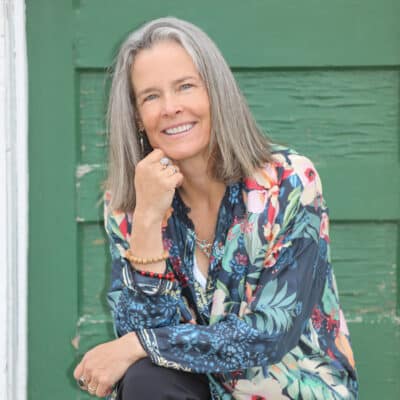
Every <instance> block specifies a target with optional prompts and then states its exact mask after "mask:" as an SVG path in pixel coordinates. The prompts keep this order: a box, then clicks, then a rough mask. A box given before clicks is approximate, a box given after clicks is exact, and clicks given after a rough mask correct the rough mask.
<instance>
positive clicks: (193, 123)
mask: <svg viewBox="0 0 400 400" xmlns="http://www.w3.org/2000/svg"><path fill="white" fill-rule="evenodd" d="M196 124H197V122H196V121H188V122H180V123H179V124H174V125H170V126H167V127H166V128H164V129H162V130H161V132H162V133H165V131H166V130H167V129H173V128H177V127H178V126H182V125H193V126H194V125H196ZM193 126H192V128H190V129H189V131H191V130H192V129H193ZM189 131H188V132H189ZM184 133H185V132H184ZM178 135H179V133H178Z"/></svg>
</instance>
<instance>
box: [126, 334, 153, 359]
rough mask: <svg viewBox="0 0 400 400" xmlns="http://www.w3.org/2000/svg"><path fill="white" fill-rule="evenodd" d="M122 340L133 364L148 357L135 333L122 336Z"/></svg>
mask: <svg viewBox="0 0 400 400" xmlns="http://www.w3.org/2000/svg"><path fill="white" fill-rule="evenodd" d="M121 339H123V340H124V341H125V343H126V346H127V352H126V354H127V355H128V357H129V361H130V362H131V363H134V362H136V361H137V360H139V359H141V358H145V357H147V353H146V352H145V351H144V349H143V347H142V345H141V343H140V341H139V339H138V337H137V335H136V333H135V332H129V333H127V334H126V335H124V336H122V337H121Z"/></svg>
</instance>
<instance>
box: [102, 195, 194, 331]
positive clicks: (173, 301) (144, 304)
mask: <svg viewBox="0 0 400 400" xmlns="http://www.w3.org/2000/svg"><path fill="white" fill-rule="evenodd" d="M107 196H108V194H107V193H106V195H105V197H104V226H105V230H106V233H107V236H108V239H109V246H110V253H111V264H112V268H111V286H110V289H109V291H108V294H107V300H108V303H109V305H110V308H111V312H112V315H113V321H114V332H115V334H116V336H118V337H119V336H122V335H124V334H126V333H128V332H131V331H137V330H138V329H142V328H155V327H160V326H166V325H176V324H178V323H179V320H180V318H181V316H182V315H183V316H184V317H185V316H188V315H187V312H185V309H184V307H183V303H182V300H181V296H180V287H179V285H178V283H177V281H170V280H167V279H158V278H153V277H149V276H142V275H140V273H138V272H135V270H134V269H133V268H132V267H131V265H130V264H129V262H128V261H127V260H126V259H125V258H124V254H125V250H126V249H127V248H128V247H129V242H128V241H127V239H126V237H125V235H124V233H123V231H125V230H126V228H123V229H122V228H121V227H122V226H125V227H126V224H127V218H126V216H125V214H121V213H111V212H110V211H109V208H108V203H109V199H108V197H107ZM164 268H165V267H164ZM190 318H191V317H190Z"/></svg>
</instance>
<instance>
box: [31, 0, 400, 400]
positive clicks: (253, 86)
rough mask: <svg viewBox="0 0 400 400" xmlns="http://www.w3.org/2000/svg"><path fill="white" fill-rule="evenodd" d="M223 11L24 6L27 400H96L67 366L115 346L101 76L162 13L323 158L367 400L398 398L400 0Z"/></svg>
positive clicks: (45, 2) (278, 133)
mask: <svg viewBox="0 0 400 400" xmlns="http://www.w3.org/2000/svg"><path fill="white" fill-rule="evenodd" d="M218 4H219V5H218V7H217V6H215V4H214V3H213V5H212V7H211V3H210V1H209V0H205V1H204V2H202V3H201V4H199V3H196V7H193V3H191V2H183V1H177V0H172V1H168V2H161V1H153V2H152V3H151V4H149V5H146V6H143V4H140V7H139V8H140V9H139V10H138V7H136V6H135V2H132V1H128V0H119V1H116V2H109V1H105V0H80V1H78V0H76V1H74V2H73V4H70V3H69V2H62V3H59V2H57V4H56V2H51V1H49V0H36V1H35V2H34V1H29V0H28V1H27V17H28V18H27V22H28V25H27V29H28V50H29V54H28V55H29V78H30V87H29V90H30V120H29V129H30V185H31V191H30V208H31V211H30V217H29V223H30V253H29V332H30V337H29V399H30V400H39V399H40V400H47V399H49V400H50V399H51V398H54V397H57V399H61V400H64V399H65V400H66V399H72V398H74V399H88V398H89V396H88V395H86V394H84V393H82V392H80V391H79V390H77V389H76V386H75V384H74V382H73V381H72V379H71V374H72V370H73V367H74V366H75V364H76V363H77V362H78V360H79V358H80V357H81V355H82V354H84V352H85V351H87V350H88V349H90V348H91V347H93V346H94V345H96V344H98V343H100V342H102V341H105V340H109V339H110V338H112V325H111V320H110V315H109V311H108V307H107V304H106V301H105V294H106V291H107V287H108V284H109V282H108V279H109V271H110V258H109V254H108V248H107V245H106V237H105V234H104V230H103V227H102V207H101V206H102V204H101V196H102V193H101V191H100V183H101V181H102V180H103V179H104V176H105V155H106V150H107V149H106V146H105V124H104V113H105V109H106V97H107V92H108V87H109V81H108V80H107V77H106V74H105V69H106V67H107V66H108V65H109V64H110V62H111V58H112V54H113V51H114V50H115V46H116V45H117V43H118V41H119V40H120V39H121V38H122V37H123V36H124V34H125V33H126V32H128V31H129V30H131V29H132V28H133V27H134V26H135V25H137V24H139V23H140V22H143V21H144V20H146V19H148V18H150V17H156V16H160V15H166V14H170V15H177V16H181V17H185V18H188V19H190V20H191V21H193V22H195V23H198V24H199V25H200V26H201V27H203V28H204V29H205V30H206V31H207V32H208V33H209V34H210V35H211V36H212V37H213V38H214V39H215V40H216V42H217V43H218V44H219V45H220V47H221V48H222V50H223V52H224V54H225V55H226V56H227V58H228V61H229V62H230V65H231V66H233V70H234V74H235V76H236V78H237V80H238V82H239V85H240V86H241V88H242V90H243V92H244V94H245V95H246V98H247V100H248V102H249V105H250V107H251V109H252V110H253V112H254V114H255V116H256V118H257V120H258V122H259V124H260V125H261V126H262V128H263V129H264V130H265V131H267V132H268V134H269V135H270V137H272V138H273V140H275V141H278V142H281V143H288V144H290V146H292V147H294V148H296V149H298V150H299V151H300V152H302V153H304V154H306V155H308V156H309V157H310V158H311V159H312V160H313V161H314V162H315V164H316V166H317V168H318V170H319V172H320V174H321V176H322V178H323V183H324V188H325V195H326V198H327V201H328V205H329V208H330V213H331V218H332V222H333V223H332V229H331V238H332V258H333V264H334V267H335V270H336V275H337V280H338V285H339V291H340V296H341V301H342V304H343V308H344V311H345V314H346V316H347V318H348V320H349V325H350V329H351V333H352V340H353V345H354V350H355V356H356V361H357V365H358V370H359V374H360V382H361V395H360V399H362V400H364V399H365V400H372V399H375V398H376V397H377V396H380V397H381V398H384V399H385V400H392V399H393V400H395V399H398V398H400V387H399V383H398V382H399V381H398V379H397V375H398V374H399V373H400V351H399V350H400V321H399V317H398V316H397V317H396V311H397V315H398V311H399V305H400V294H399V286H400V279H399V277H400V271H399V260H400V235H399V233H400V229H399V218H400V197H399V196H400V185H399V183H400V182H399V177H400V173H399V171H400V169H399V158H400V157H399V148H400V143H399V136H400V133H399V132H400V126H399V125H400V118H399V111H400V104H399V103H400V73H399V65H400V53H399V52H398V44H399V40H400V25H399V24H398V23H397V19H398V15H400V3H399V2H397V1H394V0H392V1H390V0H384V1H381V2H376V1H373V0H364V1H363V2H360V1H356V0H352V1H344V0H340V1H337V2H334V3H324V4H323V5H322V4H321V3H320V2H318V1H317V0H306V1H304V2H302V3H301V4H300V3H299V4H297V3H296V2H278V1H272V0H266V1H263V2H261V1H254V0H251V1H249V2H239V1H238V0H234V1H233V2H232V0H231V1H229V3H228V2H227V1H226V0H222V1H221V2H220V3H218ZM73 6H74V7H75V8H73ZM154 10H156V11H154ZM210 10H212V12H210ZM227 10H230V11H229V12H228V11H227ZM227 14H228V15H229V17H227ZM220 21H224V24H221V22H220ZM249 43H251V45H249ZM299 66H300V67H302V68H297V67H299ZM331 66H337V67H339V68H332V67H331ZM346 66H352V67H351V68H344V67H346ZM371 66H374V67H371ZM278 67H285V68H278ZM287 67H290V68H287ZM303 67H305V68H303ZM320 67H323V68H320ZM76 335H77V336H76ZM74 337H75V338H76V341H75V344H76V345H77V347H78V348H77V350H74V348H73V347H72V345H71V340H72V339H73V338H74Z"/></svg>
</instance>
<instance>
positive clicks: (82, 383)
mask: <svg viewBox="0 0 400 400" xmlns="http://www.w3.org/2000/svg"><path fill="white" fill-rule="evenodd" d="M78 385H79V387H80V388H82V389H83V388H85V387H86V379H85V377H84V376H81V377H80V378H79V379H78Z"/></svg>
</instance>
